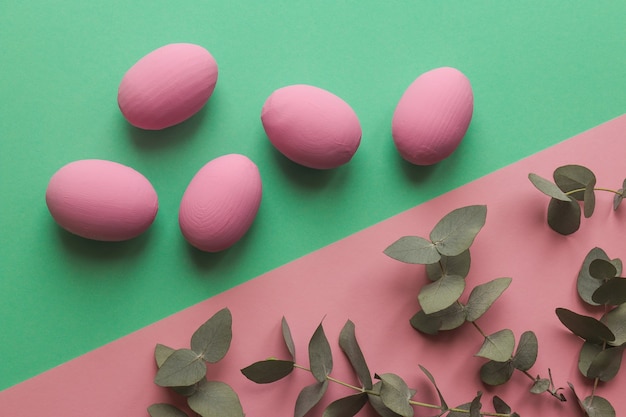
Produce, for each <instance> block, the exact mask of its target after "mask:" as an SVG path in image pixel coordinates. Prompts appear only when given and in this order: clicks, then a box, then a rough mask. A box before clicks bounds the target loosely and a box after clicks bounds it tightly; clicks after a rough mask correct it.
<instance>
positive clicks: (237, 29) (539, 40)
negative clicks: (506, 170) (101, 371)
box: [0, 0, 626, 389]
mask: <svg viewBox="0 0 626 417" xmlns="http://www.w3.org/2000/svg"><path fill="white" fill-rule="evenodd" d="M625 18H626V2H623V1H594V2H588V1H584V2H583V1H579V2H572V1H545V0H543V1H525V2H505V1H495V0H494V1H478V0H476V1H428V2H426V1H417V0H411V1H387V2H381V1H380V0H379V1H370V0H358V1H336V0H335V1H332V0H320V1H299V0H298V1H278V0H265V1H242V0H236V1H233V0H229V1H199V0H198V1H195V0H180V1H163V0H160V1H159V0H156V1H155V0H153V1H128V0H124V1H122V0H119V1H115V0H107V1H99V2H90V1H84V0H81V1H78V0H59V1H55V2H49V1H23V2H18V1H9V0H7V1H3V2H1V3H0V45H2V51H3V52H2V58H0V62H1V63H2V65H1V66H0V68H1V70H0V71H1V77H0V146H1V148H0V149H1V150H0V173H1V174H0V179H1V191H2V194H1V203H0V204H1V206H0V207H1V211H0V225H1V228H0V230H1V231H2V248H1V251H0V334H1V335H2V342H1V343H0V358H1V359H2V360H1V361H0V389H4V388H7V387H9V386H11V385H13V384H16V383H18V382H20V381H23V380H25V379H26V378H29V377H32V376H34V375H36V374H38V373H40V372H43V371H45V370H47V369H49V368H51V367H54V366H56V365H58V364H60V363H62V362H65V361H67V360H70V359H72V358H74V357H76V356H77V355H80V354H82V353H85V352H87V351H89V350H92V349H94V348H97V347H98V346H101V345H103V344H105V343H107V342H109V341H112V340H114V339H117V338H119V337H121V336H123V335H125V334H128V333H130V332H132V331H134V330H136V329H138V328H141V327H143V326H145V325H147V324H150V323H152V322H154V321H156V320H159V319H161V318H163V317H165V316H167V315H170V314H172V313H175V312H177V311H179V310H181V309H183V308H185V307H187V306H190V305H192V304H194V303H196V302H199V301H201V300H203V299H206V298H208V297H211V296H212V295H215V294H217V293H219V292H222V291H224V290H226V289H228V288H231V287H233V286H235V285H237V284H240V283H242V282H245V281H246V280H249V279H251V278H254V277H255V276H257V275H259V274H261V273H263V272H266V271H268V270H270V269H273V268H276V267H278V266H280V265H281V264H284V263H286V262H289V261H291V260H293V259H295V258H298V257H300V256H303V255H305V254H307V253H308V252H311V251H313V250H315V249H318V248H320V247H322V246H325V245H327V244H329V243H332V242H333V241H336V240H338V239H340V238H342V237H345V236H347V235H349V234H351V233H354V232H356V231H358V230H360V229H362V228H365V227H367V226H369V225H372V224H374V223H376V222H379V221H381V220H383V219H385V218H387V217H389V216H392V215H394V214H396V213H399V212H401V211H403V210H405V209H408V208H410V207H412V206H415V205H417V204H419V203H422V202H424V201H426V200H429V199H431V198H433V197H435V196H437V195H440V194H442V193H444V192H446V191H448V190H451V189H453V188H456V187H458V186H460V185H462V184H465V183H467V182H469V181H471V180H473V179H475V178H478V177H480V176H483V175H485V174H487V173H489V172H491V171H494V170H496V169H498V168H500V167H502V166H505V165H507V164H510V163H512V162H514V161H516V160H518V159H520V158H523V157H525V156H527V155H530V154H532V153H535V152H537V151H540V150H541V149H544V148H546V147H548V146H550V145H552V144H555V143H557V142H559V141H562V140H564V139H566V138H568V137H570V136H572V135H574V134H577V133H579V132H581V131H583V130H587V129H590V128H592V127H594V126H595V125H597V124H600V123H602V122H604V121H607V120H609V119H611V118H614V117H616V116H618V115H620V114H622V113H624V112H625V111H626V77H625V75H626V24H625V21H626V20H625ZM173 42H191V43H197V44H200V45H202V46H204V47H206V48H207V49H208V50H209V51H211V53H212V54H213V55H214V57H215V58H216V60H217V62H218V65H219V70H220V74H219V80H218V84H217V88H216V90H215V93H214V95H213V97H212V98H211V99H210V101H209V103H208V105H207V106H206V107H205V108H204V109H203V110H202V111H201V112H200V113H199V114H197V115H196V116H194V117H193V118H192V119H190V120H188V121H187V122H185V123H183V124H181V125H179V126H176V127H173V128H170V129H167V130H164V131H161V132H146V131H141V130H138V129H135V128H132V127H131V126H130V125H129V124H128V123H127V122H126V121H125V120H124V118H123V117H122V115H121V113H120V112H119V109H118V107H117V102H116V96H117V87H118V85H119V82H120V80H121V78H122V76H123V75H124V73H125V72H126V70H127V69H128V68H130V66H132V64H134V63H135V62H136V61H137V60H138V59H139V58H141V57H142V56H143V55H145V54H146V53H148V52H150V51H152V50H154V49H156V48H158V47H160V46H163V45H165V44H168V43H173ZM440 66H453V67H456V68H458V69H460V70H461V71H462V72H464V73H465V74H466V75H467V76H468V77H469V79H470V81H471V83H472V86H473V89H474V95H475V111H474V117H473V120H472V123H471V126H470V128H469V131H468V133H467V135H466V137H465V139H464V141H463V142H462V143H461V145H460V147H459V148H458V149H457V151H456V152H455V153H454V154H453V155H452V156H451V157H450V158H448V159H447V160H445V161H443V162H441V163H439V164H438V165H436V166H432V167H416V166H412V165H410V164H408V163H406V162H404V161H403V160H402V159H401V158H400V157H399V155H398V154H397V152H396V150H395V148H394V146H393V142H392V139H391V133H390V123H391V117H392V114H393V111H394V108H395V105H396V104H397V101H398V100H399V98H400V96H401V95H402V93H403V91H404V90H405V89H406V88H407V87H408V85H409V84H410V83H411V82H412V81H413V80H414V79H415V78H416V77H417V76H419V75H420V74H422V73H423V72H425V71H428V70H430V69H433V68H436V67H440ZM296 83H306V84H312V85H316V86H318V87H321V88H324V89H327V90H329V91H331V92H333V93H334V94H336V95H338V96H340V97H341V98H343V99H344V100H345V101H347V102H348V103H349V104H350V105H351V106H352V107H353V108H354V110H355V111H356V113H357V115H358V116H359V119H360V121H361V125H362V128H363V138H362V142H361V146H360V148H359V150H358V152H357V153H356V155H355V156H354V158H353V160H352V161H351V162H350V163H349V164H347V165H345V166H343V167H340V168H338V169H335V170H332V171H314V170H310V169H307V168H303V167H300V166H297V165H295V164H293V163H291V162H290V161H288V160H286V159H285V158H284V157H283V156H282V155H280V154H279V153H278V152H277V151H275V150H274V148H272V146H271V144H270V143H269V141H268V140H267V138H266V137H265V135H264V132H263V128H262V126H261V123H260V111H261V107H262V105H263V103H264V101H265V99H266V98H267V97H268V96H269V94H271V92H272V91H274V90H275V89H277V88H280V87H283V86H285V85H289V84H296ZM226 153H243V154H245V155H247V156H248V157H250V158H251V159H252V160H253V161H255V162H256V163H257V165H258V166H259V169H260V172H261V176H262V180H263V186H264V195H263V201H262V204H261V208H260V211H259V213H258V216H257V218H256V220H255V223H254V225H253V226H252V228H251V229H250V231H249V232H248V234H247V235H246V236H245V237H244V238H243V239H242V240H241V241H240V242H239V243H237V244H236V245H235V246H233V247H232V248H231V249H229V250H227V251H224V252H222V253H219V254H207V253H202V252H200V251H197V250H195V249H193V248H191V247H190V246H189V245H188V244H187V243H186V242H185V241H184V239H183V238H182V235H181V234H180V231H179V228H178V221H177V216H178V204H179V202H180V198H181V196H182V194H183V192H184V190H185V188H186V186H187V184H188V182H189V180H190V179H191V177H192V176H193V175H194V173H195V172H196V171H197V170H198V169H199V168H200V167H201V166H202V165H204V164H205V163H206V162H208V161H209V160H211V159H213V158H215V157H217V156H220V155H223V154H226ZM86 158H101V159H110V160H114V161H117V162H120V163H123V164H126V165H129V166H131V167H133V168H135V169H137V170H138V171H139V172H141V173H143V174H144V175H145V176H146V177H147V178H148V179H149V180H150V181H151V182H152V184H153V185H154V187H155V189H156V191H157V193H158V195H159V200H160V208H159V213H158V216H157V219H156V221H155V223H154V224H153V226H152V227H151V228H150V229H149V230H148V232H146V233H145V234H144V235H142V236H140V237H139V238H136V239H134V240H131V241H128V242H123V243H100V242H94V241H88V240H85V239H82V238H79V237H75V236H72V235H70V234H68V233H67V232H65V231H63V230H62V229H60V228H59V227H58V226H57V225H56V224H55V223H54V221H53V220H52V218H51V217H50V215H49V213H48V211H47V208H46V205H45V200H44V194H45V189H46V186H47V183H48V180H49V179H50V177H51V176H52V175H53V174H54V172H55V171H56V170H58V169H59V168H60V167H61V166H63V165H64V164H66V163H68V162H71V161H74V160H77V159H86ZM524 175H525V174H524ZM494 192H497V190H494ZM407 232H410V231H407ZM382 249H383V248H381V250H382ZM277 291H280V289H277Z"/></svg>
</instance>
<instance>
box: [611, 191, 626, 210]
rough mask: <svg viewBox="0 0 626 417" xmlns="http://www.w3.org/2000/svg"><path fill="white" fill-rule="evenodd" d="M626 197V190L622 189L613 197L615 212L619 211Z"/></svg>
mask: <svg viewBox="0 0 626 417" xmlns="http://www.w3.org/2000/svg"><path fill="white" fill-rule="evenodd" d="M625 195H626V188H620V189H619V190H618V191H617V194H615V196H613V210H617V209H618V208H619V206H620V204H622V200H624V196H625Z"/></svg>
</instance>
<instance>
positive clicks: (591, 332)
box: [556, 308, 615, 344]
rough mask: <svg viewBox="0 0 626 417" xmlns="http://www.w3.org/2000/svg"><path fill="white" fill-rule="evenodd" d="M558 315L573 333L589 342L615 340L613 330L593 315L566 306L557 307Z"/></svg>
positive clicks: (600, 342)
mask: <svg viewBox="0 0 626 417" xmlns="http://www.w3.org/2000/svg"><path fill="white" fill-rule="evenodd" d="M556 315H557V316H558V318H559V320H560V321H561V323H563V325H564V326H565V327H567V328H568V329H569V330H570V331H571V332H572V333H574V334H575V335H576V336H578V337H580V338H582V339H584V340H587V341H588V342H591V343H597V344H602V343H604V342H611V341H613V340H615V335H614V334H613V332H611V330H610V329H609V328H608V327H606V325H605V324H604V323H602V322H600V321H599V320H596V319H594V318H593V317H589V316H583V315H581V314H578V313H574V312H573V311H570V310H568V309H566V308H557V309H556Z"/></svg>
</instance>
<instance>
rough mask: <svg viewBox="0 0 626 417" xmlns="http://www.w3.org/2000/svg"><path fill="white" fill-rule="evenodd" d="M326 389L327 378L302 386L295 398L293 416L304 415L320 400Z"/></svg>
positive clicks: (299, 416)
mask: <svg viewBox="0 0 626 417" xmlns="http://www.w3.org/2000/svg"><path fill="white" fill-rule="evenodd" d="M327 389H328V380H325V381H324V382H316V383H315V384H313V385H309V386H306V387H304V388H302V391H300V394H298V398H297V399H296V408H295V411H294V417H304V416H305V415H306V414H307V413H308V412H309V411H311V409H312V408H313V407H315V406H316V405H317V403H319V402H320V400H321V399H322V397H323V396H324V394H325V393H326V390H327Z"/></svg>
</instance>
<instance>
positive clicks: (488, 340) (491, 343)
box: [476, 329, 515, 362]
mask: <svg viewBox="0 0 626 417" xmlns="http://www.w3.org/2000/svg"><path fill="white" fill-rule="evenodd" d="M513 349H515V336H514V335H513V332H512V331H511V330H510V329H503V330H500V331H498V332H495V333H493V334H491V335H489V336H487V337H485V341H484V342H483V345H482V346H481V348H480V350H479V351H478V353H476V356H480V357H483V358H486V359H491V360H493V361H496V362H505V361H508V360H510V359H511V356H512V355H513Z"/></svg>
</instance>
